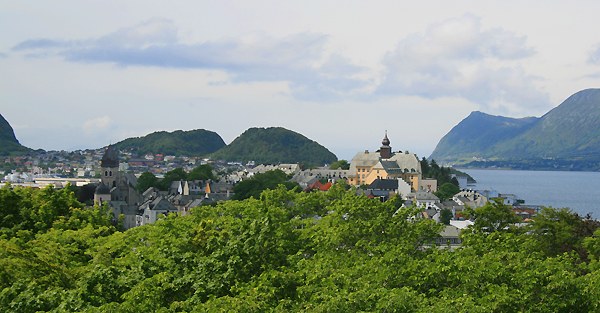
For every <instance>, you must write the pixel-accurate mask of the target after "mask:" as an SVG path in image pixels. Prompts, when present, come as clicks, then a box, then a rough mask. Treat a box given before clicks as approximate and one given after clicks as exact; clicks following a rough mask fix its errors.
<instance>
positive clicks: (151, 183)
mask: <svg viewBox="0 0 600 313" xmlns="http://www.w3.org/2000/svg"><path fill="white" fill-rule="evenodd" d="M158 186H159V183H158V178H156V176H154V174H152V173H150V172H144V173H142V175H140V177H139V178H138V180H137V186H136V189H137V190H138V191H139V192H144V191H146V190H148V188H150V187H158Z"/></svg>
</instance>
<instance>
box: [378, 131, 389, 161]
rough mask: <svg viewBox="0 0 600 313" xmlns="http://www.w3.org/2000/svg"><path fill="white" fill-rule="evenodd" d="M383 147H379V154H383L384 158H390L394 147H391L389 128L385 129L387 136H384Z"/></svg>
mask: <svg viewBox="0 0 600 313" xmlns="http://www.w3.org/2000/svg"><path fill="white" fill-rule="evenodd" d="M381 144H382V146H381V148H379V156H381V158H382V159H389V158H391V157H392V147H390V140H389V139H388V136H387V130H386V131H385V136H384V137H383V140H382V141H381Z"/></svg>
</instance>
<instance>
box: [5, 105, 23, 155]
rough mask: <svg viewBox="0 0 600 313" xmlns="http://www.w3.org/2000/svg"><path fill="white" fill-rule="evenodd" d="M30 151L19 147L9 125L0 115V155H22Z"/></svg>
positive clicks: (21, 146) (19, 144)
mask: <svg viewBox="0 0 600 313" xmlns="http://www.w3.org/2000/svg"><path fill="white" fill-rule="evenodd" d="M29 151H31V149H29V148H27V147H25V146H23V145H21V143H20V142H19V140H17V136H16V135H15V131H14V130H13V128H12V126H11V125H10V123H9V122H8V121H7V120H6V119H5V118H4V116H2V114H0V155H14V154H22V153H26V152H29Z"/></svg>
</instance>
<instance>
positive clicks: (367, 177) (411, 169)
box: [348, 132, 422, 191]
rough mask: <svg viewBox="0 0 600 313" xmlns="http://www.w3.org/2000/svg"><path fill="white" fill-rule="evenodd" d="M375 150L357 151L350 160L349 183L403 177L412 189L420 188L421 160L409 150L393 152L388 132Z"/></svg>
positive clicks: (362, 183)
mask: <svg viewBox="0 0 600 313" xmlns="http://www.w3.org/2000/svg"><path fill="white" fill-rule="evenodd" d="M381 144H382V145H381V147H380V148H379V150H377V151H375V152H369V151H368V150H365V152H359V153H357V154H356V155H355V156H354V158H352V161H351V162H350V169H349V171H348V183H349V184H350V185H355V186H360V185H370V184H371V183H373V181H375V180H376V179H402V180H403V181H404V182H406V183H407V184H408V185H409V186H410V188H411V191H418V190H420V184H421V178H422V177H421V175H422V173H421V162H419V159H418V158H417V156H416V155H415V154H412V153H409V152H408V151H405V152H402V151H398V152H392V147H391V146H390V140H389V139H388V136H387V132H386V134H385V137H384V138H383V140H382V142H381Z"/></svg>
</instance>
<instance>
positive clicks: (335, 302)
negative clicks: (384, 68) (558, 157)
mask: <svg viewBox="0 0 600 313" xmlns="http://www.w3.org/2000/svg"><path fill="white" fill-rule="evenodd" d="M269 175H280V174H279V173H270V174H269ZM346 188H347V186H344V185H342V184H334V185H333V186H332V188H331V189H330V190H329V191H327V192H311V193H297V192H295V191H290V190H287V189H286V188H285V187H284V186H279V187H277V188H276V189H273V190H266V191H264V192H263V193H262V194H261V195H260V196H259V197H253V198H250V199H246V200H243V201H227V202H222V203H219V204H217V205H215V206H207V207H199V208H195V209H193V210H192V213H191V214H190V215H187V216H175V215H170V216H168V217H166V218H164V219H162V220H160V221H158V222H157V223H155V224H151V225H146V226H142V227H137V228H133V229H129V230H127V231H125V232H118V231H116V230H115V229H114V227H112V226H110V225H109V224H108V222H109V221H108V217H109V216H110V214H109V212H108V211H107V210H106V208H102V207H95V208H73V209H67V210H58V211H60V212H64V213H65V214H66V215H65V216H58V217H57V218H55V219H54V221H53V222H52V223H51V227H50V228H49V229H46V230H45V231H37V230H36V229H35V228H31V229H29V228H26V227H25V228H24V227H22V228H20V229H19V231H17V233H18V235H17V236H12V237H9V236H4V237H3V238H0V311H2V312H38V311H42V312H44V311H52V312H215V311H217V312H222V311H233V312H236V311H237V312H273V311H276V312H306V311H310V312H315V311H316V312H324V311H327V312H389V311H394V312H597V311H598V310H600V305H599V303H600V292H599V291H598V288H597V286H598V284H599V283H600V265H599V264H598V262H599V260H600V239H598V238H600V230H596V231H595V236H592V235H591V233H590V231H591V230H593V229H594V225H590V224H586V225H587V226H582V225H584V224H585V223H584V222H581V223H579V222H577V221H575V220H572V218H573V215H572V214H570V213H569V212H566V211H561V210H556V211H545V212H542V214H541V216H540V220H539V221H537V222H534V223H537V224H533V225H532V229H533V230H529V229H524V230H523V231H506V227H503V225H504V224H503V223H504V221H507V220H510V218H507V216H508V217H510V214H508V212H507V211H506V206H504V205H503V204H502V203H500V202H494V203H492V204H490V205H489V206H487V207H486V208H485V209H482V210H477V209H476V210H473V212H472V214H473V216H474V217H475V218H476V228H478V229H480V230H481V231H474V232H470V233H466V234H465V235H464V236H463V246H462V247H461V248H459V249H456V250H453V251H451V250H449V249H444V248H438V247H430V248H427V247H429V246H430V243H431V242H432V240H433V239H435V238H436V236H437V234H438V233H439V232H440V230H441V228H442V225H441V224H438V223H435V222H433V221H431V220H428V219H419V218H417V216H419V215H418V213H419V211H418V210H417V209H414V208H398V206H397V203H395V201H387V202H383V203H382V202H380V201H378V200H375V199H369V198H367V197H364V196H358V195H357V194H356V190H354V189H350V190H347V189H346ZM0 191H1V192H2V193H0V196H1V197H0V208H2V212H3V214H4V215H3V216H4V217H6V216H7V214H5V213H7V212H9V210H7V209H5V208H10V205H9V204H15V203H18V201H21V202H20V204H19V205H22V206H18V207H17V208H25V207H26V205H27V204H28V203H29V202H27V201H26V200H23V199H22V198H20V197H21V196H22V195H24V194H23V193H24V192H30V194H31V196H32V198H34V199H35V201H32V202H36V203H37V202H39V204H36V205H34V206H37V207H41V206H43V205H42V203H50V204H52V203H54V204H52V205H58V204H59V203H61V202H60V201H54V202H53V201H49V199H52V198H55V197H58V198H66V199H69V197H72V195H70V196H69V193H65V194H64V195H63V194H60V191H56V190H35V191H34V190H27V191H26V190H18V189H16V188H15V190H14V191H11V190H10V189H2V190H0ZM9 191H10V192H9ZM47 198H48V199H47ZM63 204H68V201H67V202H65V203H63ZM52 205H50V206H52ZM13 211H17V212H18V211H20V210H19V209H16V210H13ZM583 220H585V219H583ZM3 221H10V218H9V219H3ZM571 222H572V223H574V224H575V225H576V226H575V227H569V226H568V225H567V224H569V223H571ZM13 224H14V223H13ZM10 225H12V224H10ZM28 225H29V226H31V227H35V225H30V224H28ZM489 225H492V226H493V229H492V227H490V226H489ZM2 227H3V228H2V229H3V230H4V224H3V226H2ZM483 230H485V231H483ZM538 230H539V231H538ZM549 230H553V231H552V232H555V233H556V234H561V235H560V236H555V237H554V238H556V239H557V240H556V246H558V247H562V243H563V242H565V240H567V242H568V240H570V239H568V237H569V236H568V235H566V234H568V233H571V234H579V236H581V237H580V238H579V239H578V240H577V242H576V243H574V245H575V246H577V245H579V246H578V247H580V248H581V249H585V250H586V251H587V255H589V259H590V261H589V263H588V262H587V261H586V260H584V259H582V258H581V257H580V254H578V253H572V250H571V252H570V251H565V252H560V251H557V252H556V253H548V251H549V250H548V246H546V245H545V244H544V243H543V240H542V237H543V236H546V235H547V234H548V233H549V232H550V231H549ZM554 230H556V231H554ZM26 233H28V234H29V235H28V236H25V234H26ZM563 235H564V236H563ZM540 236H542V237H540ZM568 243H570V244H571V242H568Z"/></svg>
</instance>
